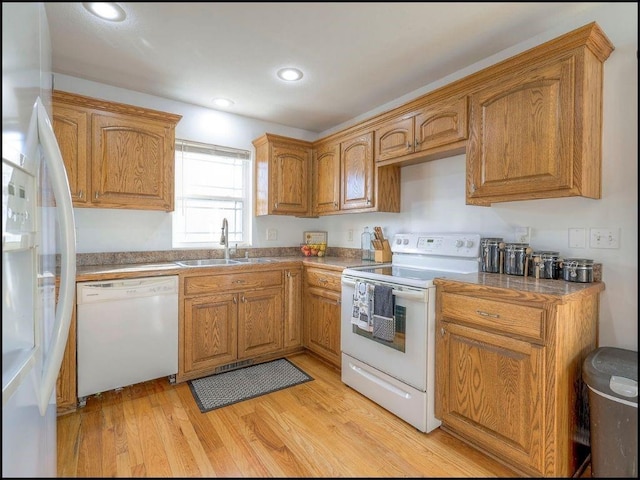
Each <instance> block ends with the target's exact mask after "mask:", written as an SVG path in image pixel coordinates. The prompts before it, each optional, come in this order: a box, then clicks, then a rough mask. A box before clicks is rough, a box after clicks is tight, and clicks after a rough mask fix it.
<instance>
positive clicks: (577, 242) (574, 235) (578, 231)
mask: <svg viewBox="0 0 640 480" xmlns="http://www.w3.org/2000/svg"><path fill="white" fill-rule="evenodd" d="M586 236H587V231H586V229H584V228H570V229H569V248H587V240H586Z"/></svg>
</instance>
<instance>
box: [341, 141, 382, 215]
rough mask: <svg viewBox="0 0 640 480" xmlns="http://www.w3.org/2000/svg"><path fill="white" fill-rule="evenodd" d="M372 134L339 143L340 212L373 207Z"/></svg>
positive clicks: (373, 169)
mask: <svg viewBox="0 0 640 480" xmlns="http://www.w3.org/2000/svg"><path fill="white" fill-rule="evenodd" d="M374 174H375V168H374V162H373V133H372V132H366V133H362V134H359V135H356V136H353V137H351V138H348V139H345V140H343V141H342V142H341V143H340V190H341V195H340V210H363V209H369V208H372V207H373V206H374V201H375V199H374V198H373V194H374V192H373V187H374Z"/></svg>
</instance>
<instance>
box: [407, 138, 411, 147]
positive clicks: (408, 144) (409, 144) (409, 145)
mask: <svg viewBox="0 0 640 480" xmlns="http://www.w3.org/2000/svg"><path fill="white" fill-rule="evenodd" d="M407 148H411V142H409V141H408V140H407Z"/></svg>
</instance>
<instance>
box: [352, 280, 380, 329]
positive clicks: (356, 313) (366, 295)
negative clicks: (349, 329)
mask: <svg viewBox="0 0 640 480" xmlns="http://www.w3.org/2000/svg"><path fill="white" fill-rule="evenodd" d="M373 287H374V286H373V285H371V284H369V283H367V282H362V281H360V280H356V285H355V289H354V291H353V309H352V313H351V323H352V324H354V325H356V326H357V327H358V328H360V329H362V330H365V331H367V332H372V331H373V321H372V318H371V314H373Z"/></svg>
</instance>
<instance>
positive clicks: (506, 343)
mask: <svg viewBox="0 0 640 480" xmlns="http://www.w3.org/2000/svg"><path fill="white" fill-rule="evenodd" d="M549 282H555V281H554V280H549ZM435 283H436V286H437V298H436V404H435V410H436V417H438V418H439V419H440V420H441V421H442V427H443V428H444V429H447V430H449V431H452V432H453V433H455V434H457V435H458V436H460V437H461V438H463V439H464V440H466V441H468V442H470V443H471V444H473V445H475V446H477V447H479V448H481V449H482V450H483V451H485V452H489V453H490V454H491V455H493V456H495V457H496V458H498V459H500V460H502V461H503V462H505V463H506V464H508V465H509V466H510V467H512V468H514V469H515V470H517V471H520V472H522V473H524V474H526V475H531V476H556V477H557V476H560V477H570V476H572V475H573V474H574V473H575V472H576V470H577V469H578V468H579V467H580V465H581V464H582V462H583V461H584V460H585V458H586V455H587V454H588V447H585V446H584V445H582V444H580V443H579V442H578V440H579V438H580V436H581V434H582V435H584V434H585V431H584V429H585V425H587V424H586V422H585V419H584V413H585V405H586V403H585V402H586V401H587V399H586V397H585V393H584V391H583V388H584V385H583V383H582V377H581V368H582V363H583V361H584V359H585V358H586V356H587V355H588V353H589V352H591V351H592V350H593V349H594V348H595V347H596V340H597V339H596V335H597V320H598V305H599V291H600V289H601V288H604V287H603V286H600V287H599V286H594V287H593V288H590V289H588V290H584V291H583V292H581V293H576V294H574V295H572V296H569V297H568V298H565V297H563V296H553V295H544V294H539V293H533V292H531V293H528V292H525V291H518V290H515V289H511V288H494V287H487V286H484V285H477V284H471V283H462V282H456V281H448V280H444V279H438V280H436V281H435ZM587 433H588V432H587ZM583 438H584V437H583Z"/></svg>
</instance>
